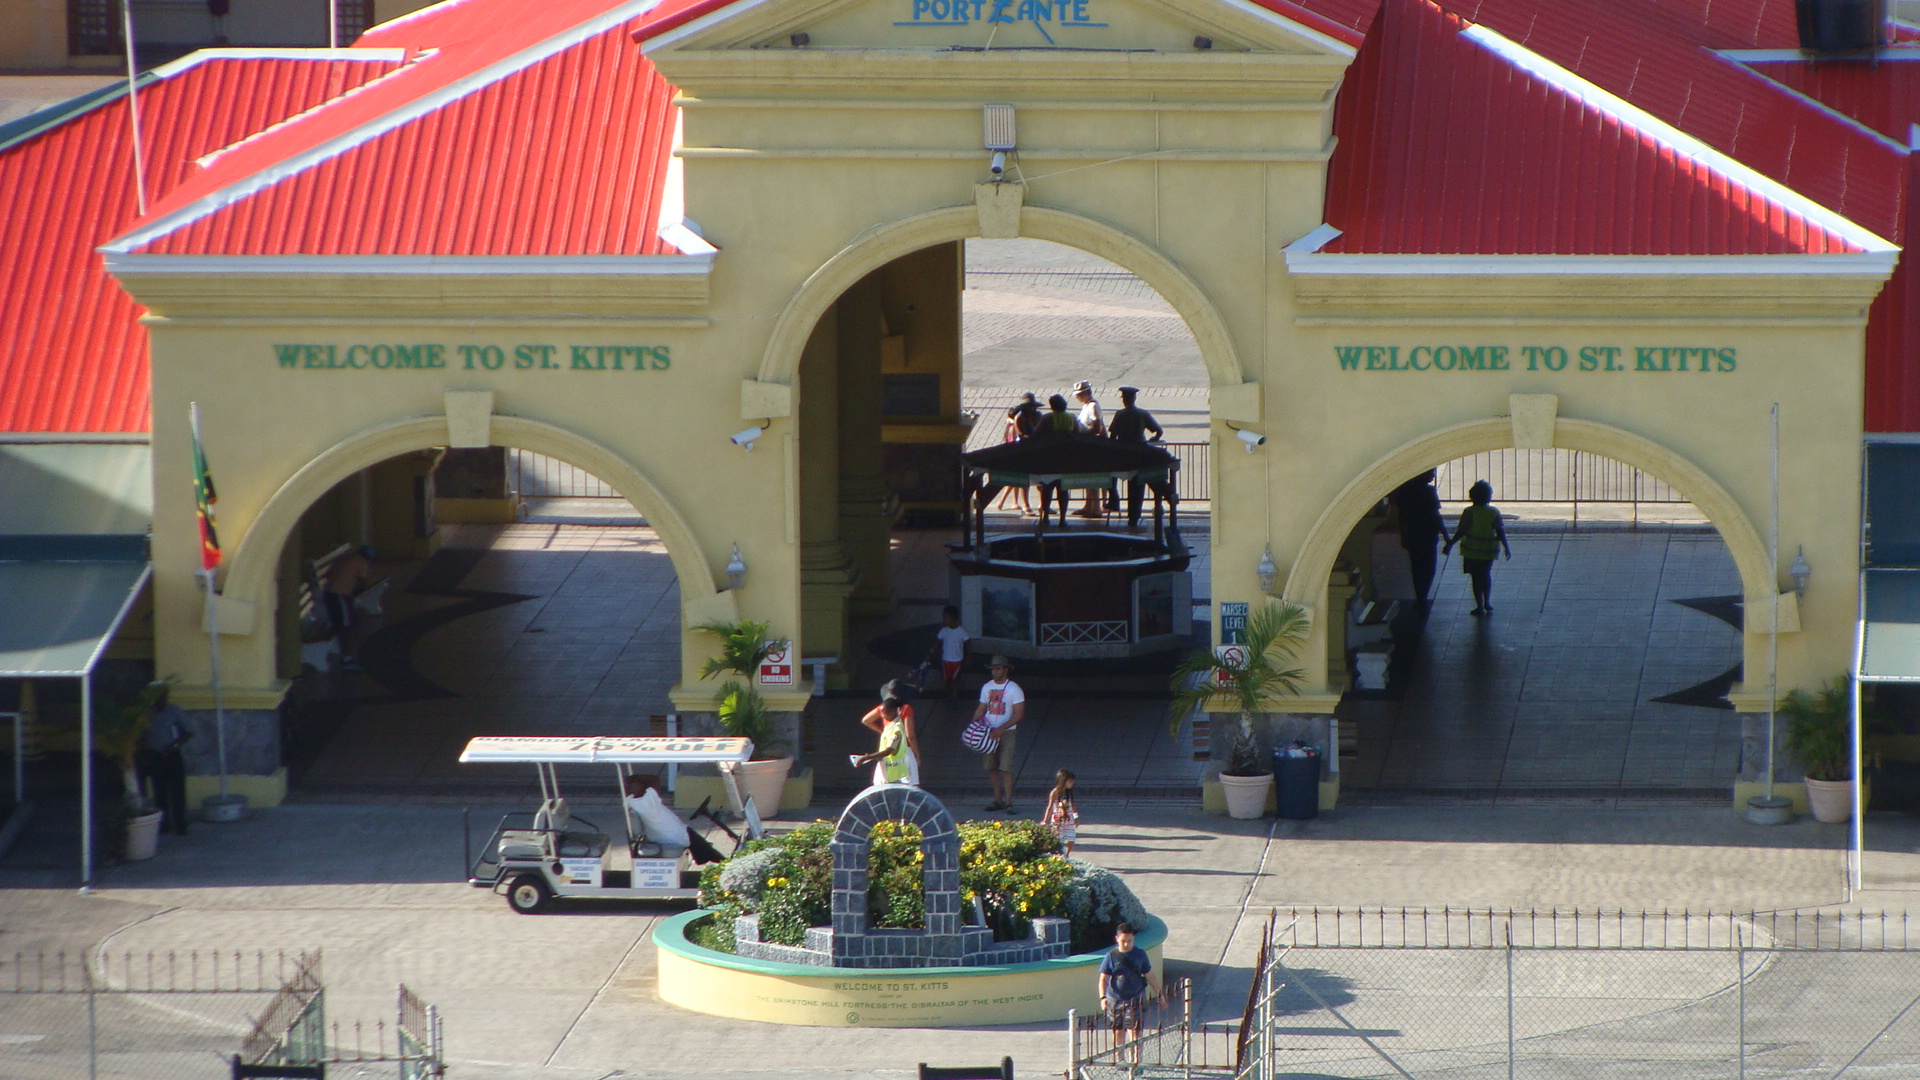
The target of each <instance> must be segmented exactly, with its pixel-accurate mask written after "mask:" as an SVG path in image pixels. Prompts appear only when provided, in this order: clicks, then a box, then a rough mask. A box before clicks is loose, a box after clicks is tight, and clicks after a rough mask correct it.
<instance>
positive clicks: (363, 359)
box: [273, 344, 673, 371]
mask: <svg viewBox="0 0 1920 1080" xmlns="http://www.w3.org/2000/svg"><path fill="white" fill-rule="evenodd" d="M273 355H274V357H275V358H276V359H278V360H279V361H280V366H281V367H283V368H297V369H300V370H309V369H310V370H316V371H352V370H361V369H372V370H377V371H432V370H444V369H449V368H450V369H452V370H455V371H501V370H513V371H665V370H667V368H668V367H670V366H671V365H672V363H673V360H672V358H671V357H670V356H669V355H668V354H667V346H665V345H567V346H560V345H515V346H513V352H512V353H511V354H509V353H508V352H507V349H506V347H504V346H500V345H438V344H420V345H275V346H274V347H273Z"/></svg>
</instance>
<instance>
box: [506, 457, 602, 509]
mask: <svg viewBox="0 0 1920 1080" xmlns="http://www.w3.org/2000/svg"><path fill="white" fill-rule="evenodd" d="M507 479H508V482H509V484H511V486H512V490H513V494H514V497H515V498H519V499H618V498H620V497H621V496H620V493H619V492H617V491H615V490H613V488H611V487H609V486H608V485H607V482H606V481H604V480H602V479H600V478H599V477H597V476H595V475H593V474H592V473H590V472H588V471H587V470H585V469H582V468H580V467H579V466H577V465H569V464H568V463H566V462H564V461H561V460H560V459H559V458H555V457H548V456H547V455H545V454H536V453H534V452H533V451H531V450H519V449H515V448H513V447H508V448H507Z"/></svg>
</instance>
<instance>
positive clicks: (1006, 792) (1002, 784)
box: [973, 655, 1027, 814]
mask: <svg viewBox="0 0 1920 1080" xmlns="http://www.w3.org/2000/svg"><path fill="white" fill-rule="evenodd" d="M988 667H989V669H990V670H991V671H992V673H993V674H992V677H991V678H989V679H988V680H987V682H986V685H985V686H982V687H981V688H980V707H979V708H977V709H975V710H973V718H974V719H975V720H979V719H981V718H982V717H984V718H986V721H987V726H988V727H990V728H992V729H993V733H994V735H996V736H998V737H999V739H1000V745H998V746H996V747H994V748H993V750H992V752H991V753H986V754H982V755H980V757H981V762H982V764H984V765H985V766H986V769H987V780H988V781H989V782H990V783H991V784H992V785H993V802H991V803H989V804H988V805H987V809H988V810H1005V811H1006V812H1007V813H1009V814H1011V813H1013V812H1014V810H1013V769H1014V757H1013V733H1014V729H1015V728H1017V727H1019V726H1020V721H1021V720H1023V719H1025V718H1026V715H1027V695H1026V692H1025V691H1023V690H1021V689H1020V684H1019V683H1017V682H1014V681H1013V680H1012V679H1011V678H1009V677H1008V676H1009V675H1011V674H1012V672H1013V667H1012V665H1010V664H1008V663H1007V658H1006V657H1004V656H998V655H996V656H995V657H994V658H993V660H992V661H991V662H990V663H989V664H988Z"/></svg>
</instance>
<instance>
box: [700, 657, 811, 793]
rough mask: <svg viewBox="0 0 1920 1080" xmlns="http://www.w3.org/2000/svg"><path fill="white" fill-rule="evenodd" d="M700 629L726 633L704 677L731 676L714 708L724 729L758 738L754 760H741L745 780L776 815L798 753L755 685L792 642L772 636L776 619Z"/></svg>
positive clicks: (716, 696) (704, 669)
mask: <svg viewBox="0 0 1920 1080" xmlns="http://www.w3.org/2000/svg"><path fill="white" fill-rule="evenodd" d="M694 629H695V630H699V631H701V632H703V633H708V634H712V635H713V636H714V637H716V638H719V639H720V652H719V654H718V655H715V656H710V657H708V658H707V660H706V662H705V663H703V664H701V665H700V677H701V678H703V679H711V678H713V677H714V676H715V675H721V674H725V675H726V676H727V679H726V681H725V682H722V683H721V684H720V689H719V691H718V692H717V693H715V694H714V696H713V709H714V714H715V715H716V716H717V717H718V718H719V721H720V728H721V730H723V731H725V732H726V733H727V734H729V735H733V736H736V737H738V738H743V739H751V740H753V760H751V761H747V762H743V763H741V765H740V766H739V768H740V777H741V782H742V783H743V784H744V785H745V787H746V792H745V793H746V794H748V795H752V796H753V802H754V806H755V807H756V808H757V809H758V810H759V811H760V813H761V815H762V816H764V817H773V816H774V815H777V814H778V813H779V812H780V799H781V796H782V794H783V793H784V792H785V791H786V787H787V775H788V773H790V772H792V771H793V755H792V754H791V753H789V752H787V751H788V750H789V749H790V748H789V747H788V746H787V745H786V743H785V742H783V741H782V740H781V739H780V738H779V736H778V733H777V730H776V720H775V718H774V715H773V712H772V711H771V710H770V709H768V708H767V702H766V699H765V698H764V697H762V696H761V695H760V689H759V688H758V687H756V686H754V685H753V677H754V674H755V673H756V672H757V671H758V670H759V668H760V662H761V661H763V660H765V659H766V658H767V657H769V656H772V655H773V654H774V653H777V652H779V651H780V650H782V649H784V648H786V647H787V642H785V641H783V640H779V639H772V638H769V637H768V636H767V634H768V632H769V631H770V630H771V629H772V626H771V624H770V623H767V622H763V621H761V620H759V619H741V620H740V621H738V622H713V623H703V624H701V625H699V626H696V627H694Z"/></svg>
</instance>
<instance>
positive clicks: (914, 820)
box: [830, 784, 981, 967]
mask: <svg viewBox="0 0 1920 1080" xmlns="http://www.w3.org/2000/svg"><path fill="white" fill-rule="evenodd" d="M882 821H903V822H905V823H907V824H909V825H914V826H917V827H918V828H919V829H920V851H921V853H922V855H923V859H924V861H923V862H922V865H921V881H922V883H923V884H924V887H925V889H926V912H927V926H926V929H925V930H924V931H920V930H873V929H871V928H870V927H869V926H868V924H867V923H868V920H867V884H868V882H867V857H868V854H869V852H870V851H871V849H872V845H873V827H874V826H875V825H877V824H879V823H880V822H882ZM830 850H831V851H832V852H833V950H832V952H833V964H834V966H835V967H931V966H934V965H935V964H957V963H959V962H960V958H961V955H962V954H963V953H965V952H967V951H969V950H967V949H966V948H965V947H964V943H963V940H962V935H961V932H960V831H959V829H958V828H957V827H956V826H955V825H954V822H953V815H952V814H950V813H948V812H947V808H946V805H945V804H944V803H942V802H941V801H940V800H939V799H937V798H935V797H934V796H933V795H931V794H930V793H928V792H926V791H924V790H922V789H920V788H917V787H913V786H912V785H910V784H879V785H876V786H874V787H870V788H868V789H867V790H865V791H863V792H861V793H860V794H858V795H856V796H854V797H853V801H852V802H850V803H848V804H847V808H846V809H845V810H843V811H841V812H840V820H839V822H838V823H837V824H836V825H835V826H834V829H833V842H832V844H831V845H830ZM979 932H981V931H976V933H979Z"/></svg>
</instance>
